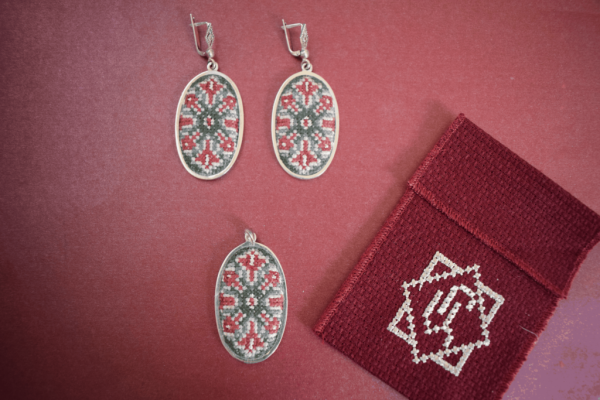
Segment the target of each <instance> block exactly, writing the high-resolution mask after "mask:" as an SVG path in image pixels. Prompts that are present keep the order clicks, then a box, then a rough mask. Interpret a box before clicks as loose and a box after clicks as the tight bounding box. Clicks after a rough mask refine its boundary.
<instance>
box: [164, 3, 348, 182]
mask: <svg viewBox="0 0 600 400" xmlns="http://www.w3.org/2000/svg"><path fill="white" fill-rule="evenodd" d="M190 19H191V21H192V29H193V31H194V41H195V43H196V51H197V52H198V54H200V55H201V56H202V57H206V58H207V59H208V64H207V71H206V72H203V73H201V74H200V75H198V76H196V77H194V78H193V79H192V80H191V81H190V82H189V83H188V84H187V86H186V87H185V89H184V90H183V93H182V95H181V98H180V100H179V105H178V107H177V116H176V121H175V137H176V141H177V150H178V152H179V157H180V159H181V162H182V163H183V166H184V167H185V169H186V170H187V171H188V172H189V173H190V174H192V175H193V176H195V177H196V178H199V179H205V180H210V179H216V178H219V177H221V176H223V175H224V174H226V173H227V172H228V171H229V170H230V169H231V167H232V166H233V164H234V163H235V160H236V159H237V157H238V154H239V152H240V147H241V144H242V137H243V135H244V109H243V106H242V98H241V96H240V92H239V91H238V88H237V86H236V85H235V83H233V81H232V80H231V79H230V78H229V77H228V76H227V75H225V74H223V73H221V72H219V71H218V69H219V66H218V64H217V62H216V61H215V60H214V50H213V48H212V47H213V44H214V34H213V29H212V25H211V24H210V23H209V22H195V20H194V17H193V16H192V15H191V14H190ZM202 25H206V36H205V39H206V44H207V50H206V51H202V50H200V44H199V40H198V36H199V35H198V34H197V28H198V27H199V26H202ZM294 27H300V28H301V32H300V43H301V48H302V49H301V50H296V51H294V50H293V49H292V45H291V43H290V38H289V34H288V28H294ZM282 28H283V30H284V32H285V39H286V42H287V46H288V50H289V51H290V53H291V54H292V55H293V56H295V57H300V58H302V63H301V67H302V71H301V72H298V73H297V74H294V75H292V76H290V77H289V78H288V79H287V80H286V81H285V82H284V83H283V85H281V88H280V89H279V92H278V93H277V96H276V98H275V103H274V105H273V113H272V117H271V137H272V141H273V149H274V150H275V155H276V156H277V160H278V161H279V164H280V165H281V167H282V168H283V169H284V170H285V171H286V172H287V173H288V174H290V175H292V176H293V177H295V178H299V179H312V178H316V177H318V176H320V175H322V174H323V173H324V172H325V171H326V170H327V168H328V167H329V165H330V164H331V161H332V160H333V156H334V154H335V150H336V147H337V143H338V133H339V115H338V107H337V102H336V100H335V95H334V94H333V90H331V87H330V86H329V84H328V83H327V82H326V81H325V80H324V79H323V78H322V77H320V76H319V75H317V74H315V73H313V72H312V64H311V63H310V61H309V60H308V50H307V45H308V33H307V31H306V24H291V25H286V23H285V21H283V26H282Z"/></svg>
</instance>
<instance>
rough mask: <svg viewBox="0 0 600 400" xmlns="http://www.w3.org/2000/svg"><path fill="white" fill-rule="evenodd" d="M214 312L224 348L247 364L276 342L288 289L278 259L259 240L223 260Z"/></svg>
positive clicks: (263, 356)
mask: <svg viewBox="0 0 600 400" xmlns="http://www.w3.org/2000/svg"><path fill="white" fill-rule="evenodd" d="M222 268H223V270H222V271H220V273H219V278H218V279H219V280H218V282H217V293H216V294H217V296H218V297H217V296H216V297H217V298H216V299H215V300H216V301H215V303H216V304H215V306H216V307H215V311H216V315H217V326H218V328H219V333H220V335H221V340H222V342H223V345H225V348H226V349H227V350H228V351H229V353H230V354H231V355H233V356H234V357H235V358H237V359H239V360H241V361H244V362H246V363H255V362H259V361H263V360H264V359H266V358H267V357H269V356H270V355H271V354H272V353H273V352H274V351H275V349H276V348H277V346H278V345H279V342H280V341H281V337H282V335H283V330H284V328H285V322H286V317H287V298H286V297H287V294H286V293H287V292H286V284H285V278H284V276H283V271H282V269H281V266H280V265H279V263H278V261H277V258H276V257H274V255H273V254H272V253H271V252H270V251H269V250H268V249H267V248H266V247H265V246H262V245H260V244H258V243H255V244H254V245H252V244H249V243H244V244H242V245H241V246H239V247H237V248H236V249H234V250H233V251H232V252H231V253H230V255H229V256H228V257H227V259H226V260H225V262H224V263H223V267H222Z"/></svg>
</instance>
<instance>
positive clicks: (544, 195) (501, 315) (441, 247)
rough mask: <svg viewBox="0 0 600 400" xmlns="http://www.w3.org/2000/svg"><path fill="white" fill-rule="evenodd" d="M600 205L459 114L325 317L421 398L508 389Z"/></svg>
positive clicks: (597, 233)
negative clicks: (567, 187)
mask: <svg viewBox="0 0 600 400" xmlns="http://www.w3.org/2000/svg"><path fill="white" fill-rule="evenodd" d="M599 239H600V216H598V215H597V214H596V213H594V212H593V211H591V210H590V209H588V208H587V207H586V206H585V205H583V204H582V203H580V202H579V201H578V200H577V199H575V198H574V197H573V196H571V195H570V194H569V193H567V192H566V191H564V190H563V189H561V188H560V187H559V186H558V185H556V184H555V183H554V182H552V181H550V180H549V179H548V178H546V177H545V176H544V175H543V174H542V173H541V172H539V171H538V170H536V169H535V168H533V167H532V166H530V165H529V164H527V163H526V162H525V161H524V160H522V159H521V158H519V157H518V156H516V155H515V154H514V153H512V152H511V151H510V150H508V149H507V148H506V147H504V146H503V145H502V144H500V143H499V142H497V141H496V140H494V139H493V138H492V137H490V136H489V135H488V134H486V133H485V132H484V131H482V130H481V129H480V128H478V127H477V126H475V125H474V124H473V123H472V122H471V121H469V120H468V119H466V118H465V117H464V115H462V114H461V115H460V116H459V117H458V118H457V119H456V120H455V121H454V123H453V124H452V125H451V127H450V128H449V129H448V131H447V132H446V133H445V134H444V135H443V136H442V138H441V139H440V140H439V142H438V143H437V145H436V146H435V148H434V149H433V150H432V151H431V152H430V153H429V155H428V156H427V158H426V159H425V161H424V162H423V164H422V165H421V167H420V168H419V169H418V171H417V172H416V173H415V175H414V176H413V177H412V179H411V180H410V182H409V189H408V190H407V192H406V193H405V194H404V196H403V197H402V199H401V200H400V202H399V203H398V205H397V206H396V208H395V209H394V211H393V212H392V214H391V215H390V216H389V218H388V219H387V221H386V223H385V224H384V226H383V228H382V229H381V231H380V232H379V234H378V235H377V237H376V238H375V239H374V241H373V243H372V244H371V246H370V247H369V248H368V249H367V251H366V252H365V253H364V254H363V256H362V258H361V260H360V261H359V263H358V265H357V266H356V267H355V268H354V270H353V271H352V273H351V275H350V276H349V277H348V279H347V280H346V282H345V283H344V284H343V286H342V288H341V289H340V291H339V292H338V294H337V296H336V297H335V299H334V300H333V301H332V303H331V304H330V305H329V307H328V308H327V310H326V311H325V312H324V314H323V315H322V317H321V319H320V320H319V322H318V323H317V325H316V327H315V332H316V333H317V334H318V335H319V336H320V337H321V338H323V339H324V340H325V341H326V342H328V343H329V344H331V345H332V346H334V347H335V348H337V349H338V350H340V351H341V352H342V353H344V354H346V355H347V356H348V357H350V358H351V359H352V360H354V361H355V362H357V363H358V364H359V365H361V366H362V367H364V368H365V369H367V370H368V371H370V372H371V373H373V374H374V375H376V376H377V377H379V378H380V379H382V380H383V381H385V382H386V383H388V384H389V385H390V386H392V387H393V388H395V389H396V390H398V391H399V392H400V393H402V394H404V395H405V396H407V397H409V398H410V399H438V398H439V399H441V398H443V399H465V398H476V399H497V398H500V397H501V396H502V394H503V393H504V392H505V391H506V389H507V388H508V386H509V384H510V382H511V381H512V380H513V378H514V376H515V374H516V372H517V370H518V369H519V367H520V366H521V364H522V363H523V362H524V360H525V358H526V356H527V354H528V353H529V351H530V350H531V348H532V347H533V345H534V344H535V342H536V335H539V334H540V332H541V331H542V330H543V329H544V328H545V326H546V324H547V322H548V319H549V318H550V316H551V315H552V313H553V312H554V310H555V308H556V305H557V302H558V300H559V299H560V298H562V297H565V296H566V295H567V293H568V290H569V286H570V284H571V281H572V280H573V277H574V275H575V273H576V272H577V270H578V268H579V265H580V264H581V262H582V261H583V259H584V258H585V256H586V254H587V253H588V251H589V250H590V249H591V248H592V247H593V246H594V245H595V244H596V243H597V242H598V240H599Z"/></svg>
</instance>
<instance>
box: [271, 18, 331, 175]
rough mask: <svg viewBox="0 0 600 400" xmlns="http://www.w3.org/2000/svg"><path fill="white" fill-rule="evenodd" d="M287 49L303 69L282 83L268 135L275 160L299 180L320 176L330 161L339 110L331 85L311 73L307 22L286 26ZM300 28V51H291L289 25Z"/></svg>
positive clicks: (284, 25)
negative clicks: (270, 138)
mask: <svg viewBox="0 0 600 400" xmlns="http://www.w3.org/2000/svg"><path fill="white" fill-rule="evenodd" d="M282 22H283V26H282V28H283V30H284V32H285V40H286V42H287V46H288V50H289V51H290V53H291V54H292V55H293V56H295V57H301V58H302V64H301V66H302V71H301V72H298V73H297V74H294V75H292V76H290V77H289V78H288V79H287V80H286V81H285V82H284V83H283V85H281V88H280V89H279V92H278V93H277V97H276V98H275V104H274V105H273V115H272V118H271V135H272V139H273V148H274V149H275V155H276V156H277V161H279V164H280V165H281V166H282V167H283V169H284V170H285V171H286V172H287V173H288V174H290V175H292V176H293V177H296V178H299V179H313V178H316V177H318V176H321V175H322V174H323V173H324V172H325V171H326V170H327V168H329V165H330V164H331V161H332V160H333V156H334V155H335V150H336V148H337V144H338V135H339V113H338V106H337V102H336V100H335V95H334V94H333V90H332V89H331V86H329V84H328V83H327V82H326V81H325V79H323V78H322V77H320V76H319V75H317V74H315V73H313V72H312V64H311V63H310V61H309V60H308V50H307V49H306V47H307V45H308V33H307V31H306V24H291V25H286V24H285V21H283V20H282ZM297 26H299V27H301V33H300V43H301V45H302V50H296V51H294V50H292V46H291V44H290V39H289V35H288V31H287V30H288V28H293V27H297Z"/></svg>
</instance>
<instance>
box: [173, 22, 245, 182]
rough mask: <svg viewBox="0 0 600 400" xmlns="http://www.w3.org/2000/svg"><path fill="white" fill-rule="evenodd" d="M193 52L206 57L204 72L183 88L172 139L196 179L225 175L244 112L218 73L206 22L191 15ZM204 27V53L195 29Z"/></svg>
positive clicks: (230, 86) (227, 81)
mask: <svg viewBox="0 0 600 400" xmlns="http://www.w3.org/2000/svg"><path fill="white" fill-rule="evenodd" d="M190 19H191V21H192V29H193V30H194V41H195V43H196V51H197V52H198V54H200V55H201V56H202V57H206V58H208V64H207V69H208V70H207V71H206V72H203V73H201V74H200V75H198V76H196V77H194V78H193V79H192V80H191V81H190V82H189V83H188V84H187V86H186V87H185V89H184V90H183V93H182V94H181V98H180V99H179V105H178V106H177V116H176V119H175V139H176V141H177V150H178V152H179V158H180V159H181V162H182V163H183V166H184V167H185V169H186V170H187V171H188V172H189V173H190V174H192V175H194V176H195V177H196V178H199V179H205V180H210V179H216V178H219V177H221V176H223V175H224V174H226V173H227V172H228V171H229V170H230V169H231V167H232V166H233V163H235V160H236V159H237V156H238V154H239V152H240V146H241V145H242V137H243V134H244V109H243V106H242V98H241V96H240V92H239V91H238V89H237V86H235V83H233V81H232V80H231V79H230V78H229V77H228V76H227V75H225V74H222V73H220V72H218V69H219V65H218V64H217V62H216V61H215V60H214V58H213V57H214V51H213V49H212V46H213V43H214V38H215V37H214V34H213V29H212V25H211V24H210V23H209V22H195V21H194V17H193V16H192V15H191V14H190ZM202 25H206V37H205V38H206V44H207V46H208V48H207V50H206V51H205V52H204V51H201V50H200V43H199V38H198V36H199V35H198V33H197V29H198V27H199V26H202Z"/></svg>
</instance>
